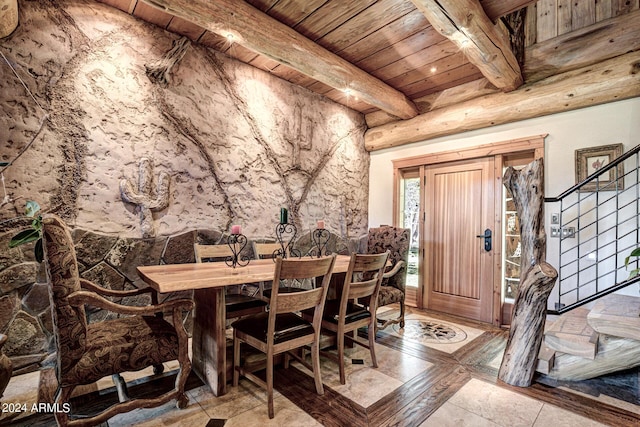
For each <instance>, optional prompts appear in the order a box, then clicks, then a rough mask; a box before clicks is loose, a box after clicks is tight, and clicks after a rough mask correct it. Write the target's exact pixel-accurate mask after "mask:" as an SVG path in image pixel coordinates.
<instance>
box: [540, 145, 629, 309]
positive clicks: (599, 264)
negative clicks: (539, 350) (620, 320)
mask: <svg viewBox="0 0 640 427" xmlns="http://www.w3.org/2000/svg"><path fill="white" fill-rule="evenodd" d="M639 153H640V145H638V146H636V147H634V148H633V149H631V150H629V151H628V152H626V153H624V154H623V155H622V156H620V157H618V158H617V159H615V161H612V162H611V163H609V164H607V165H605V166H604V167H602V168H601V169H598V170H597V171H596V172H595V173H593V174H592V175H590V176H588V177H587V178H586V179H585V180H584V181H582V182H580V183H578V184H576V185H575V186H573V187H571V188H569V189H568V190H567V191H565V192H564V193H562V194H560V195H559V196H558V197H553V198H545V209H546V210H547V212H557V213H558V214H559V216H558V219H559V221H558V222H559V224H557V225H553V224H552V225H551V227H552V228H557V231H558V234H559V238H557V239H556V238H554V237H553V233H549V234H548V237H550V238H549V239H548V241H547V251H548V255H547V258H548V259H549V260H551V259H552V258H554V257H555V256H557V260H556V261H555V262H554V261H550V262H551V263H552V264H554V265H555V266H557V270H558V283H557V287H556V291H557V293H556V294H555V295H552V298H551V299H552V300H555V307H554V309H552V310H549V311H548V313H549V314H555V315H560V314H562V313H565V312H569V311H570V310H573V309H575V308H577V307H581V306H583V305H585V304H588V303H591V302H594V301H597V300H598V299H599V298H601V297H603V296H605V295H608V294H611V293H613V292H616V291H618V290H620V289H623V288H625V287H628V286H630V285H633V284H636V283H638V282H639V281H640V275H639V276H636V277H634V278H629V270H632V269H634V268H638V267H639V261H638V260H639V258H635V257H634V258H632V259H631V264H630V265H629V266H626V265H625V261H626V258H627V257H628V256H629V254H630V253H631V251H632V250H633V249H635V248H637V247H640V215H639V214H640V154H639ZM551 231H552V230H551ZM556 242H558V243H559V245H558V252H557V255H556V254H555V253H552V252H553V250H555V243H556ZM556 291H554V292H556Z"/></svg>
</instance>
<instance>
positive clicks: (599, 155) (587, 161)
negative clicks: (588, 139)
mask: <svg viewBox="0 0 640 427" xmlns="http://www.w3.org/2000/svg"><path fill="white" fill-rule="evenodd" d="M621 155H622V144H611V145H601V146H599V147H589V148H583V149H580V150H576V184H579V183H581V182H582V181H584V180H585V179H587V177H589V176H591V175H593V174H594V173H597V172H598V171H599V170H601V169H602V168H604V167H606V166H607V165H609V164H610V163H611V162H613V161H614V160H615V159H617V158H618V157H620V156H621ZM616 169H617V170H616ZM623 177H624V165H623V164H622V163H621V164H620V165H618V167H617V168H612V169H610V170H609V171H607V172H605V173H604V174H602V175H600V176H599V179H597V180H596V179H594V180H593V181H592V182H589V183H587V184H585V185H583V186H582V187H581V188H580V191H598V190H600V191H602V190H610V191H615V190H623V189H624V178H623ZM616 180H617V182H616Z"/></svg>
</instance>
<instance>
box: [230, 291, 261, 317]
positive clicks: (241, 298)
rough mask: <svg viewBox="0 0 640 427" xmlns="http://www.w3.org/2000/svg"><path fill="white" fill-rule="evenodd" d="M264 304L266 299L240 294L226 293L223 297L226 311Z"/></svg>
mask: <svg viewBox="0 0 640 427" xmlns="http://www.w3.org/2000/svg"><path fill="white" fill-rule="evenodd" d="M266 305H267V302H266V301H263V300H261V299H259V298H254V297H250V296H248V295H242V294H227V295H225V299H224V306H225V308H226V309H227V313H229V312H233V311H240V310H247V309H250V308H258V307H264V306H266Z"/></svg>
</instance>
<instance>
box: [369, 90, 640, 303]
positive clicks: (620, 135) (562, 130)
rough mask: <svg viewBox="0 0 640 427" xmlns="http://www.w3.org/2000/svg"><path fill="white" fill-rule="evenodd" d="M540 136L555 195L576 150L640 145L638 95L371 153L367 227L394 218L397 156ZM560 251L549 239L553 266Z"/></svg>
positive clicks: (569, 179) (571, 174) (567, 178)
mask: <svg viewBox="0 0 640 427" xmlns="http://www.w3.org/2000/svg"><path fill="white" fill-rule="evenodd" d="M540 134H548V136H547V138H546V140H545V195H546V196H547V197H554V196H557V195H559V194H560V193H561V192H563V191H564V190H566V189H568V188H569V187H571V186H572V185H574V184H575V157H574V156H575V150H576V149H580V148H585V147H592V146H599V145H606V144H617V143H622V144H624V151H625V152H626V151H628V150H629V149H631V148H633V147H635V146H636V145H638V144H640V98H632V99H628V100H623V101H617V102H613V103H609V104H605V105H599V106H595V107H589V108H583V109H579V110H575V111H569V112H566V113H560V114H554V115H551V116H545V117H539V118H535V119H529V120H523V121H520V122H516V123H510V124H506V125H500V126H495V127H491V128H487V129H480V130H476V131H472V132H465V133H461V134H457V135H452V136H446V137H442V138H436V139H432V140H428V141H422V142H417V143H413V144H408V145H404V146H401V147H396V148H389V149H386V150H380V151H375V152H372V153H371V163H370V171H369V172H370V173H369V227H375V226H378V225H380V224H392V222H393V164H392V161H393V160H396V159H403V158H407V157H412V156H418V155H423V154H428V153H436V152H439V151H448V150H454V149H456V148H466V147H473V146H477V145H482V144H489V143H494V142H500V141H506V140H510V139H516V138H524V137H529V136H533V135H540ZM550 214H551V212H549V211H547V212H546V213H545V215H546V220H545V229H546V230H549V227H550ZM557 251H558V240H557V239H551V238H548V243H547V261H548V262H549V263H550V264H552V265H553V264H554V262H553V260H557ZM554 267H556V268H557V265H554ZM638 290H639V287H638V286H637V285H636V286H632V287H629V288H627V289H626V290H625V291H624V293H628V294H631V295H636V296H637V295H638ZM550 302H551V298H550Z"/></svg>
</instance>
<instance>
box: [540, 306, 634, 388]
mask: <svg viewBox="0 0 640 427" xmlns="http://www.w3.org/2000/svg"><path fill="white" fill-rule="evenodd" d="M639 314H640V297H634V296H628V295H618V294H610V295H607V296H605V297H602V298H600V299H599V300H598V301H597V302H596V303H595V304H594V306H593V308H591V309H587V308H584V307H579V308H576V309H574V310H571V311H569V312H566V313H564V314H562V315H560V316H559V317H558V318H557V319H556V320H555V321H554V322H550V321H549V320H547V327H546V329H545V337H544V341H543V343H542V347H541V349H540V353H539V355H538V365H537V369H536V370H537V371H538V372H540V373H542V374H545V375H547V376H548V377H550V378H553V379H557V380H570V381H579V380H585V379H589V378H594V377H597V376H600V375H604V374H608V373H611V372H616V371H620V370H624V369H629V368H633V367H636V366H640V315H639Z"/></svg>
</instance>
